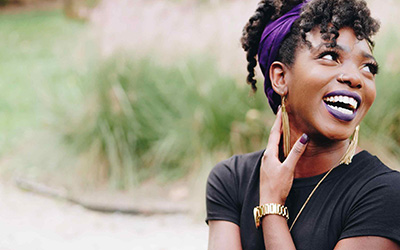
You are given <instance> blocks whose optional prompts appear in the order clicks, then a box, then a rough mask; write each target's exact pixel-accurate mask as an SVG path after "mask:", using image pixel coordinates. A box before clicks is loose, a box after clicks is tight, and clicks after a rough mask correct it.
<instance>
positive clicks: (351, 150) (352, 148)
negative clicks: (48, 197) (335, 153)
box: [339, 125, 360, 165]
mask: <svg viewBox="0 0 400 250" xmlns="http://www.w3.org/2000/svg"><path fill="white" fill-rule="evenodd" d="M359 131H360V125H357V127H356V130H354V133H353V136H352V138H351V140H350V144H349V147H348V148H347V150H346V153H345V154H344V155H343V157H342V159H341V160H340V163H339V164H342V163H344V164H346V165H349V164H350V163H351V160H352V159H353V156H354V154H355V153H356V148H357V144H358V133H359Z"/></svg>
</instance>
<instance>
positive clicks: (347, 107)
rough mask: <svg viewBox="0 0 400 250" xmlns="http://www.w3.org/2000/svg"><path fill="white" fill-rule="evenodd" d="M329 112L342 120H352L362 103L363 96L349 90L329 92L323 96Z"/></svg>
mask: <svg viewBox="0 0 400 250" xmlns="http://www.w3.org/2000/svg"><path fill="white" fill-rule="evenodd" d="M323 100H324V104H325V107H326V109H327V110H328V112H329V113H330V114H331V115H332V116H334V117H335V118H337V119H339V120H342V121H346V122H349V121H352V120H353V119H354V118H355V117H356V114H357V109H358V108H359V107H360V104H361V97H360V96H359V95H358V94H356V93H354V92H350V91H347V90H336V91H332V92H330V93H328V94H327V95H325V96H324V98H323Z"/></svg>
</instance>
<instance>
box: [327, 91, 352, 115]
mask: <svg viewBox="0 0 400 250" xmlns="http://www.w3.org/2000/svg"><path fill="white" fill-rule="evenodd" d="M324 100H325V101H327V102H341V103H345V104H348V105H350V106H351V108H352V109H357V106H358V103H357V101H356V100H355V99H354V98H353V97H350V96H341V95H340V96H329V97H325V98H324ZM342 109H343V108H342ZM350 112H351V111H350Z"/></svg>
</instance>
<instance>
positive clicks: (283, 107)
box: [281, 96, 290, 157]
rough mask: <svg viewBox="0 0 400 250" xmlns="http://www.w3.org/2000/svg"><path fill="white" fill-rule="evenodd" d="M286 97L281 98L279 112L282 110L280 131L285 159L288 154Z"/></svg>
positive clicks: (288, 133)
mask: <svg viewBox="0 0 400 250" xmlns="http://www.w3.org/2000/svg"><path fill="white" fill-rule="evenodd" d="M285 101H286V96H282V100H281V110H282V131H283V155H284V156H285V157H287V156H288V155H289V152H290V127H289V116H288V114H287V112H286V105H285Z"/></svg>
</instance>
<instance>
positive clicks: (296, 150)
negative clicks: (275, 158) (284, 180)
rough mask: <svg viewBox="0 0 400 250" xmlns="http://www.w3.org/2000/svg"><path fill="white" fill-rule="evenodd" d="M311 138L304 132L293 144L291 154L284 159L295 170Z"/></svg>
mask: <svg viewBox="0 0 400 250" xmlns="http://www.w3.org/2000/svg"><path fill="white" fill-rule="evenodd" d="M308 141H309V138H308V136H307V135H306V134H303V135H302V136H301V137H300V138H299V139H298V140H297V141H296V143H295V144H294V145H293V148H292V150H290V153H289V155H288V156H287V158H286V160H285V161H284V163H285V165H286V166H288V167H289V168H291V169H292V170H294V167H295V166H296V164H297V162H298V161H299V159H300V157H301V155H302V154H303V153H304V151H305V150H306V147H307V143H308Z"/></svg>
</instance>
